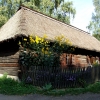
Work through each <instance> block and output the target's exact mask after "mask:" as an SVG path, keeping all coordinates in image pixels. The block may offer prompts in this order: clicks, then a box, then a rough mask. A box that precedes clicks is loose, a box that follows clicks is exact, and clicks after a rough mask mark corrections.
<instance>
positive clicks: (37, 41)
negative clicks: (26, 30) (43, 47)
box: [35, 36, 41, 44]
mask: <svg viewBox="0 0 100 100" xmlns="http://www.w3.org/2000/svg"><path fill="white" fill-rule="evenodd" d="M35 41H36V43H37V44H38V43H39V42H40V41H41V38H39V37H38V36H36V39H35Z"/></svg>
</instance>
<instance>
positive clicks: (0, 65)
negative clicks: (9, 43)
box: [0, 63, 19, 67]
mask: <svg viewBox="0 0 100 100" xmlns="http://www.w3.org/2000/svg"><path fill="white" fill-rule="evenodd" d="M18 66H19V64H18V63H0V67H18Z"/></svg>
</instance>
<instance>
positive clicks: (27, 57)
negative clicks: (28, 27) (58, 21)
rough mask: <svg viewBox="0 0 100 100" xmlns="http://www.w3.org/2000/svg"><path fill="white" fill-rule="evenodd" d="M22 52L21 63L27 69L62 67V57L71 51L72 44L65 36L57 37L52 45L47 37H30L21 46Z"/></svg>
mask: <svg viewBox="0 0 100 100" xmlns="http://www.w3.org/2000/svg"><path fill="white" fill-rule="evenodd" d="M20 45H21V46H22V47H23V50H21V54H20V58H19V63H20V64H21V65H22V66H24V67H25V68H30V67H32V66H33V67H34V66H48V67H60V55H61V54H62V53H63V52H64V51H67V52H69V51H70V48H71V47H70V46H71V43H70V41H69V40H68V39H66V38H64V36H58V37H56V41H55V42H53V43H50V42H49V41H48V40H46V36H44V37H43V38H40V37H38V36H36V37H32V36H30V37H29V38H28V39H24V40H23V41H22V43H21V44H20Z"/></svg>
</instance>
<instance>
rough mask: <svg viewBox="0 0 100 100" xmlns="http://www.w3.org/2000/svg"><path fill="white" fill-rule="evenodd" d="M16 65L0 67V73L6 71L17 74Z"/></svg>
mask: <svg viewBox="0 0 100 100" xmlns="http://www.w3.org/2000/svg"><path fill="white" fill-rule="evenodd" d="M18 69H19V68H18V67H0V74H4V73H7V75H14V76H17V75H18Z"/></svg>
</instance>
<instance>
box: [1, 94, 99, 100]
mask: <svg viewBox="0 0 100 100" xmlns="http://www.w3.org/2000/svg"><path fill="white" fill-rule="evenodd" d="M0 100H100V94H92V93H86V94H80V95H65V96H59V97H54V96H46V95H39V94H33V95H23V96H16V95H2V94H0Z"/></svg>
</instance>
